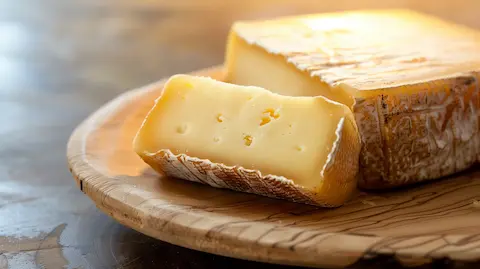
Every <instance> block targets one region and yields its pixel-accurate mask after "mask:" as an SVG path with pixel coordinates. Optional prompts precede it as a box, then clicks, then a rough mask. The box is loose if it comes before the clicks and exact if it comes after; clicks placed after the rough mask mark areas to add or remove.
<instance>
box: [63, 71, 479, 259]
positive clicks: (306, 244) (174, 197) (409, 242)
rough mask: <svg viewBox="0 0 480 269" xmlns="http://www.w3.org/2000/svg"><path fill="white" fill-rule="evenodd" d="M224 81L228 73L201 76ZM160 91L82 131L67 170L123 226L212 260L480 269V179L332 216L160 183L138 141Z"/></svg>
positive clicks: (93, 120)
mask: <svg viewBox="0 0 480 269" xmlns="http://www.w3.org/2000/svg"><path fill="white" fill-rule="evenodd" d="M196 74H200V75H204V76H210V77H213V78H215V79H222V69H221V68H217V69H211V70H203V71H200V72H199V73H196ZM162 83H163V81H160V82H158V83H156V84H153V85H149V86H147V87H144V88H141V89H137V90H133V91H130V92H127V93H125V94H123V95H121V96H119V97H118V98H116V99H114V100H113V101H111V102H110V103H108V104H106V105H105V106H104V107H102V108H101V109H100V110H98V111H97V112H96V113H95V114H93V115H92V116H91V117H89V118H88V119H87V120H86V121H85V122H83V123H82V125H81V126H80V127H78V128H77V129H76V131H75V132H74V134H73V135H72V137H71V140H70V142H69V146H68V161H69V164H70V167H71V170H72V173H73V175H74V177H75V178H76V180H77V183H78V185H79V187H80V188H81V190H82V191H83V192H84V193H85V194H87V195H88V196H89V197H90V198H91V199H92V200H93V201H94V202H95V203H96V205H97V206H98V207H99V208H100V209H101V210H103V211H104V212H106V213H107V214H109V215H111V216H112V217H113V218H115V219H116V220H118V221H119V222H121V223H123V224H125V225H127V226H130V227H132V228H134V229H135V230H137V231H140V232H142V233H145V234H148V235H150V236H152V237H155V238H158V239H160V240H163V241H167V242H171V243H174V244H178V245H181V246H185V247H188V248H193V249H197V250H202V251H206V252H210V253H215V254H220V255H225V256H231V257H237V258H242V259H250V260H258V261H264V262H272V263H281V264H292V265H302V266H316V267H344V266H349V265H351V264H353V263H355V262H356V261H358V260H359V259H361V258H365V257H371V256H377V255H382V254H383V255H386V254H391V255H394V256H395V257H396V258H397V259H399V260H403V261H404V262H410V263H412V262H413V263H428V262H431V261H432V260H434V259H442V258H448V259H452V260H458V261H476V260H480V226H478V223H480V206H478V205H477V203H476V201H478V200H480V181H479V180H477V179H479V178H480V172H479V171H476V170H471V171H469V172H468V173H463V174H460V175H456V176H455V177H452V178H448V179H444V180H442V181H440V182H436V183H434V184H428V185H421V186H416V187H413V188H409V189H403V190H399V191H396V192H390V193H376V194H372V193H369V194H367V193H362V194H359V196H358V197H356V199H354V200H353V201H351V202H350V203H348V204H347V205H346V206H343V207H341V208H338V209H334V210H327V209H320V208H315V207H311V206H307V205H302V204H295V203H288V202H284V201H280V200H275V199H268V198H264V197H260V196H255V195H250V194H244V193H239V192H233V191H229V190H222V189H215V188H210V187H207V186H204V185H201V184H196V183H191V182H186V181H184V180H178V179H170V178H166V177H162V176H159V175H157V174H156V173H155V172H153V171H152V170H151V169H149V168H148V166H147V165H146V164H144V163H143V162H142V161H141V160H140V158H139V157H138V156H137V155H136V154H135V153H134V151H133V150H132V143H131V142H132V140H133V137H134V135H135V133H136V131H137V130H138V127H139V126H140V124H141V122H142V121H143V118H144V116H145V115H146V113H147V112H148V110H149V109H150V108H151V106H152V104H153V101H154V100H155V98H156V97H158V95H159V93H160V91H161V87H162Z"/></svg>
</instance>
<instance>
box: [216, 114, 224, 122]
mask: <svg viewBox="0 0 480 269" xmlns="http://www.w3.org/2000/svg"><path fill="white" fill-rule="evenodd" d="M224 120H225V118H224V117H223V115H222V114H218V115H217V121H218V122H223V121H224Z"/></svg>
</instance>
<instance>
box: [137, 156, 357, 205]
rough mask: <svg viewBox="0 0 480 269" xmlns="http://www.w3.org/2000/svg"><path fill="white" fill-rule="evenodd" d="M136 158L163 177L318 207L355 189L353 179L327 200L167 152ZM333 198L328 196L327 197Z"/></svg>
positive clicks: (282, 181)
mask: <svg viewBox="0 0 480 269" xmlns="http://www.w3.org/2000/svg"><path fill="white" fill-rule="evenodd" d="M357 156H358V155H357ZM140 157H142V159H143V160H144V161H145V162H146V163H147V164H149V165H150V166H151V167H152V168H153V169H155V170H156V171H157V172H159V173H161V174H164V175H166V176H170V177H175V178H181V179H185V180H189V181H194V182H198V183H202V184H206V185H210V186H212V187H216V188H227V189H231V190H235V191H240V192H247V193H253V194H258V195H263V196H267V197H271V198H277V199H284V200H288V201H292V202H298V203H305V204H310V205H315V206H321V207H336V206H340V205H342V204H343V203H344V202H345V201H346V200H347V199H348V197H349V196H350V195H351V192H352V191H353V190H354V189H355V186H356V180H354V179H355V177H354V178H353V179H350V180H347V181H342V182H341V184H342V185H345V186H348V187H346V188H345V189H344V194H343V195H341V196H342V197H341V198H340V199H337V198H335V199H331V197H325V196H323V195H322V196H320V195H318V193H317V192H316V191H315V190H310V189H306V188H304V187H302V186H299V185H297V184H295V183H294V182H293V181H292V180H289V179H287V178H285V177H280V176H274V175H262V173H261V172H260V171H256V170H250V169H245V168H243V167H239V166H227V165H224V164H219V163H213V162H211V161H209V160H204V159H199V158H195V157H191V156H188V155H185V154H179V155H174V154H173V153H172V152H171V151H170V150H160V151H158V152H156V153H145V154H140ZM330 172H335V170H334V169H332V170H331V171H329V173H330ZM352 174H353V173H352ZM335 195H336V194H335V193H333V192H332V193H331V195H330V196H335Z"/></svg>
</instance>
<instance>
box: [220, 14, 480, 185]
mask: <svg viewBox="0 0 480 269" xmlns="http://www.w3.org/2000/svg"><path fill="white" fill-rule="evenodd" d="M226 66H227V78H226V81H227V82H231V83H235V84H239V85H255V86H259V87H264V88H267V89H269V90H271V91H274V92H276V93H280V94H283V95H291V96H318V95H321V96H325V97H327V98H329V99H331V100H334V101H337V102H340V103H343V104H345V105H347V106H348V107H349V108H350V109H351V110H352V111H353V113H354V115H355V119H356V123H357V126H358V128H359V131H360V136H361V144H362V150H361V154H360V174H361V179H360V180H359V186H360V187H363V188H368V189H382V188H389V187H394V186H400V185H407V184H412V183H416V182H420V181H426V180H431V179H436V178H439V177H442V176H447V175H450V174H452V173H455V172H458V171H462V170H464V169H466V168H468V167H470V166H472V165H473V164H474V163H476V162H477V161H478V159H479V155H480V154H479V151H480V140H479V106H480V100H479V88H478V87H479V82H478V79H479V70H480V34H479V33H478V32H476V31H474V30H472V29H469V28H466V27H464V26H460V25H455V24H453V23H450V22H447V21H443V20H440V19H438V18H435V17H432V16H428V15H424V14H420V13H416V12H413V11H407V10H359V11H349V12H338V13H327V14H313V15H306V16H297V17H295V16H293V17H284V18H278V19H272V20H263V21H244V22H237V23H235V24H234V25H233V26H232V28H231V32H230V36H229V42H228V46H227V54H226Z"/></svg>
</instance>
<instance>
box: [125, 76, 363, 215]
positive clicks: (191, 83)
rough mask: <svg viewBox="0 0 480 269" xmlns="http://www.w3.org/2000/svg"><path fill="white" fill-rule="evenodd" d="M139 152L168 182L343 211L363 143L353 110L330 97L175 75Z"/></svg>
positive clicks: (141, 136)
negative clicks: (285, 93) (174, 180)
mask: <svg viewBox="0 0 480 269" xmlns="http://www.w3.org/2000/svg"><path fill="white" fill-rule="evenodd" d="M134 149H135V151H136V152H137V153H138V154H139V155H140V157H141V158H143V160H144V161H145V162H146V163H148V164H149V165H150V166H151V167H153V168H154V169H155V170H157V171H158V172H160V173H163V174H166V175H168V176H173V177H177V178H182V179H186V180H191V181H196V182H200V183H204V184H208V185H210V186H213V187H219V188H229V189H233V190H237V191H243V192H250V193H256V194H260V195H265V196H270V197H275V198H282V199H287V200H291V201H295V202H302V203H308V204H313V205H320V206H339V205H341V204H343V203H344V202H345V201H346V200H347V199H348V198H349V197H350V195H351V194H352V192H353V191H354V190H355V188H356V185H357V180H356V175H357V173H358V157H359V154H360V138H359V135H358V130H357V127H356V124H355V121H354V118H353V114H352V112H351V111H350V110H349V109H348V107H346V106H345V105H342V104H340V103H337V102H333V101H330V100H328V99H326V98H323V97H286V96H281V95H278V94H274V93H272V92H270V91H267V90H265V89H262V88H257V87H244V86H237V85H232V84H227V83H223V82H219V81H215V80H213V79H210V78H204V77H194V76H187V75H176V76H173V77H172V78H170V80H169V81H168V82H167V83H166V85H165V87H164V90H163V92H162V95H161V96H160V97H159V99H157V101H156V103H155V106H154V107H153V108H152V110H151V111H150V113H149V114H148V116H147V117H146V119H145V121H144V123H143V125H142V126H141V128H140V130H139V131H138V134H137V136H136V138H135V141H134Z"/></svg>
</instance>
